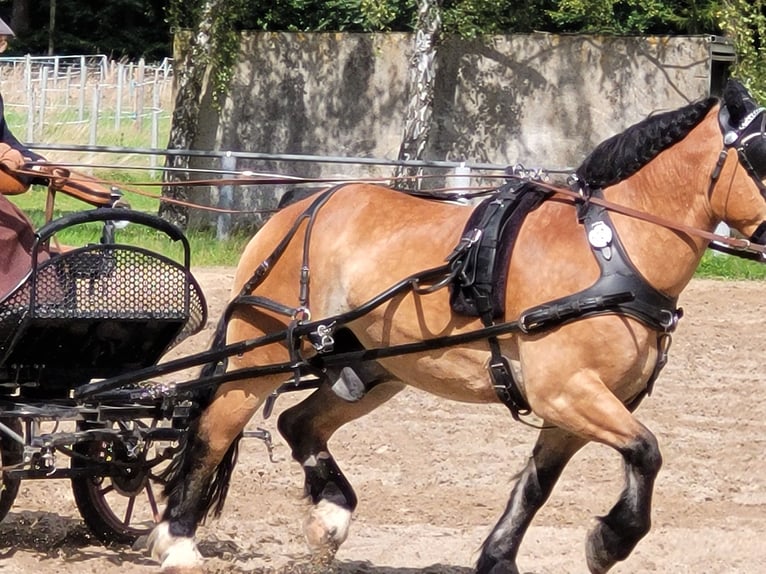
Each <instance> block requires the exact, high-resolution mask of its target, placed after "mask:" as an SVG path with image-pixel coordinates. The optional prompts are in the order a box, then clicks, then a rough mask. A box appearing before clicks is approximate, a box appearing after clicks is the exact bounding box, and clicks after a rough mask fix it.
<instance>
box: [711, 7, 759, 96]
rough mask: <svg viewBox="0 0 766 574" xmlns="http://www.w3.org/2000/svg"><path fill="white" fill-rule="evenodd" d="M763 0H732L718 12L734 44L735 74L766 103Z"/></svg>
mask: <svg viewBox="0 0 766 574" xmlns="http://www.w3.org/2000/svg"><path fill="white" fill-rule="evenodd" d="M765 9H766V5H764V0H729V1H727V2H724V3H722V4H721V6H720V7H719V10H718V11H717V12H716V16H717V18H718V22H719V25H720V26H721V28H722V29H724V30H725V31H726V34H727V35H728V36H729V37H730V38H731V39H732V40H733V41H734V46H735V48H736V51H737V56H738V59H737V63H736V65H735V67H734V70H733V74H734V75H735V76H737V77H739V78H742V79H743V80H744V81H745V84H747V87H748V88H749V89H750V91H751V92H752V93H753V94H754V95H755V96H756V98H757V99H758V100H759V101H761V102H764V101H766V77H764V75H763V70H764V69H765V66H766V54H765V53H764V50H763V42H764V39H766V13H764V10H765Z"/></svg>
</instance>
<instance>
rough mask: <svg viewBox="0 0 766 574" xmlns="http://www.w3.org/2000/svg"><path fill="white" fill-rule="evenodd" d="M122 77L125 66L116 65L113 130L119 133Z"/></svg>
mask: <svg viewBox="0 0 766 574" xmlns="http://www.w3.org/2000/svg"><path fill="white" fill-rule="evenodd" d="M124 75H125V66H124V65H123V64H122V63H119V64H117V95H116V98H117V101H116V105H115V110H114V129H115V130H116V131H120V122H122V88H123V77H124Z"/></svg>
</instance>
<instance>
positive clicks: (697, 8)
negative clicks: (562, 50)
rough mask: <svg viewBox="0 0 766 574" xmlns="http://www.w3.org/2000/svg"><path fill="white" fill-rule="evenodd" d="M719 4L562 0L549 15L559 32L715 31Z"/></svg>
mask: <svg viewBox="0 0 766 574" xmlns="http://www.w3.org/2000/svg"><path fill="white" fill-rule="evenodd" d="M719 5H720V1H719V0H701V1H700V2H697V1H696V0H692V1H691V2H688V1H661V0H560V1H559V2H557V6H556V9H555V10H550V11H549V12H548V15H549V16H550V18H551V20H552V21H553V23H554V24H555V25H556V26H557V28H558V29H557V30H555V31H558V32H577V33H599V34H700V33H711V34H715V33H718V32H719V31H720V30H719V29H718V28H717V25H716V24H717V21H716V19H715V13H716V10H717V9H718V6H719Z"/></svg>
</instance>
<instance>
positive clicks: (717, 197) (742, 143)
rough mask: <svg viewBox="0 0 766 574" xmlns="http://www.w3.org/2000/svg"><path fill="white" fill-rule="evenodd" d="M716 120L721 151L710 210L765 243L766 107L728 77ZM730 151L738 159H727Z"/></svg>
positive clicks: (754, 239) (752, 237)
mask: <svg viewBox="0 0 766 574" xmlns="http://www.w3.org/2000/svg"><path fill="white" fill-rule="evenodd" d="M718 122H719V124H720V127H721V132H722V134H723V145H724V148H723V149H724V152H723V153H722V154H721V159H720V160H719V165H718V167H717V168H716V170H715V172H714V182H713V187H712V192H711V197H710V201H711V207H712V209H713V213H714V214H715V215H716V216H717V217H718V218H720V219H722V220H724V221H726V222H727V223H729V224H730V225H732V226H733V227H734V228H736V229H737V230H738V231H740V232H741V233H743V234H745V235H747V236H750V237H751V239H752V240H753V241H754V242H756V243H761V244H763V243H766V108H763V107H760V106H759V105H758V104H757V103H756V102H755V101H754V100H753V98H752V96H751V95H750V93H749V92H748V91H747V89H745V87H744V86H743V85H742V84H741V83H739V82H738V81H736V80H729V82H728V83H727V85H726V89H725V90H724V94H723V99H722V101H721V105H720V108H719V112H718ZM731 151H735V152H736V156H737V159H738V162H736V163H735V162H734V161H733V159H732V160H729V161H727V156H728V155H732V154H731ZM726 164H729V165H731V168H730V169H726Z"/></svg>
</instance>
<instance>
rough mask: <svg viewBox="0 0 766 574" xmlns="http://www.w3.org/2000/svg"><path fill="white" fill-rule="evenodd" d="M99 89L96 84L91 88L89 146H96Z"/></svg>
mask: <svg viewBox="0 0 766 574" xmlns="http://www.w3.org/2000/svg"><path fill="white" fill-rule="evenodd" d="M99 92H100V89H99V87H98V84H96V85H95V86H93V100H92V102H91V107H90V136H89V138H88V144H89V145H96V138H97V135H98V114H99V99H100V97H99V96H100V95H101V94H100V93H99Z"/></svg>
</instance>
